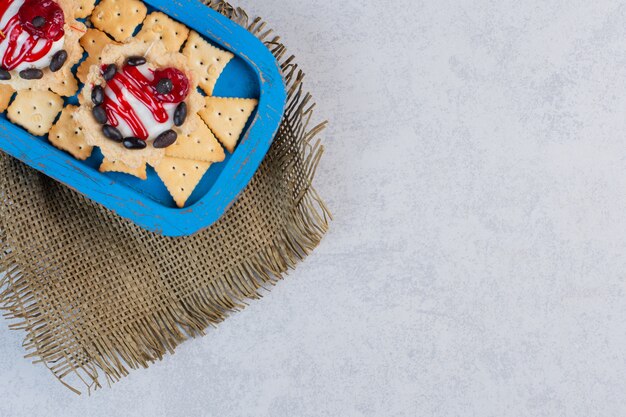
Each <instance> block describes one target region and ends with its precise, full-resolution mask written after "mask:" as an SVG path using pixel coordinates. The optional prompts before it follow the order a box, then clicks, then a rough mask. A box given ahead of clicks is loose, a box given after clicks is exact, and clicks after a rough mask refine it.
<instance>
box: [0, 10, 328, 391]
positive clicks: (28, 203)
mask: <svg viewBox="0 0 626 417" xmlns="http://www.w3.org/2000/svg"><path fill="white" fill-rule="evenodd" d="M208 6H209V7H212V8H213V9H215V10H217V11H219V12H220V13H222V14H224V15H226V16H227V17H229V18H231V19H233V20H235V21H237V22H238V23H239V24H241V25H243V26H244V27H247V28H248V30H250V31H251V32H252V33H254V34H255V35H257V36H258V37H259V38H261V39H262V40H263V41H264V42H265V43H266V45H267V46H268V47H269V48H270V50H271V51H272V52H273V53H274V55H275V56H276V57H277V59H278V60H279V62H280V63H281V66H282V71H283V74H284V77H285V80H286V83H287V85H288V88H289V98H288V104H287V111H286V114H285V117H284V120H283V122H282V124H281V127H280V130H279V132H278V134H277V136H276V139H275V142H274V144H273V146H272V147H271V149H270V151H269V154H268V155H267V157H266V159H265V161H264V162H263V164H262V165H261V168H260V170H259V171H258V173H257V174H256V175H255V177H254V179H253V180H252V182H251V183H250V185H249V186H248V187H247V189H246V190H245V192H244V193H243V194H242V196H241V197H240V199H239V200H238V202H237V203H236V204H235V205H234V207H233V208H232V209H231V210H230V211H229V212H228V213H227V214H226V215H225V217H224V218H223V219H222V220H220V221H219V222H218V223H217V224H215V225H214V226H213V227H211V228H210V229H208V230H206V231H204V232H201V233H199V234H197V235H195V236H191V237H186V238H176V239H172V238H164V237H161V236H157V235H155V234H152V233H149V232H146V231H144V230H142V229H140V228H139V227H137V226H135V225H134V224H133V223H131V222H129V221H126V220H124V219H121V218H119V217H117V216H116V215H114V214H112V213H111V212H109V211H107V210H106V209H105V208H103V207H101V206H99V205H98V204H95V203H93V202H92V201H90V200H88V199H86V198H85V197H82V196H81V195H80V194H78V193H76V192H75V191H73V190H71V189H69V188H67V187H65V186H63V185H60V184H59V183H57V182H55V181H54V180H52V179H50V178H48V177H46V176H44V175H42V174H40V173H38V172H36V171H34V170H32V169H30V168H28V167H27V166H25V165H24V164H22V163H20V162H18V161H17V160H15V159H13V158H10V157H8V156H6V155H4V154H0V245H1V246H2V248H1V251H0V274H1V273H4V276H3V277H2V278H0V279H1V281H0V306H1V307H2V308H3V309H4V311H5V312H6V316H8V317H9V318H11V319H13V320H12V321H11V322H10V323H11V324H10V326H11V327H12V328H13V329H19V330H23V331H25V332H26V340H25V347H26V349H27V350H28V351H29V355H28V356H29V357H31V358H33V359H34V360H35V361H36V362H41V363H43V364H45V365H46V366H47V367H48V368H49V369H50V370H51V371H52V372H53V374H54V375H55V376H56V377H57V378H58V379H59V380H60V381H61V382H62V383H64V384H65V385H67V386H68V387H69V388H71V389H73V390H74V391H76V392H79V391H84V389H85V387H86V388H87V389H93V388H98V387H100V386H102V385H103V384H104V383H111V382H115V381H117V380H119V379H120V378H122V377H124V376H125V375H127V374H128V372H129V370H130V369H134V368H137V367H147V366H149V364H150V363H152V362H153V361H155V360H158V359H160V358H162V357H163V355H164V354H166V353H167V352H170V353H171V352H173V351H174V349H175V348H176V347H177V346H178V345H179V344H180V343H182V342H183V341H185V340H186V339H188V338H189V337H195V336H199V335H202V334H203V333H204V331H205V330H206V329H207V328H208V327H209V326H212V325H216V324H217V323H220V322H221V321H222V320H224V319H225V318H226V317H227V316H228V315H229V314H230V313H231V312H233V311H236V310H239V309H242V308H244V306H245V302H246V300H248V299H253V298H257V297H259V296H260V294H261V292H262V291H263V289H267V288H268V286H269V285H270V284H273V283H274V282H276V281H277V280H279V279H280V277H281V275H282V274H284V273H285V272H286V271H287V270H288V269H289V268H292V267H294V266H295V265H296V263H297V262H298V261H299V260H301V259H303V257H305V256H306V255H307V254H308V253H310V252H311V251H312V250H313V249H314V248H315V247H316V246H317V245H318V243H319V242H320V240H321V238H322V236H323V235H324V233H325V232H326V230H327V227H328V221H329V219H330V215H329V213H328V211H327V209H326V208H325V206H324V203H323V202H322V200H321V199H320V198H319V196H318V195H317V193H316V192H315V190H314V189H313V187H312V186H311V181H312V179H313V177H314V174H315V168H316V166H317V164H318V162H319V160H320V157H321V155H322V147H321V145H320V143H319V141H317V140H315V139H314V138H315V137H316V135H317V134H318V133H319V132H320V131H321V129H322V128H323V126H324V125H323V124H322V125H319V126H316V127H313V128H309V127H308V122H309V120H310V118H311V115H312V110H313V105H312V104H311V97H310V95H309V94H306V93H304V92H303V89H302V79H303V74H302V72H301V71H300V70H299V69H298V66H297V65H296V64H295V63H294V59H293V57H288V56H287V55H286V50H285V47H284V46H283V45H282V44H281V43H280V40H279V38H278V37H275V36H274V35H273V34H272V32H271V31H270V30H268V29H267V28H266V27H265V24H264V23H263V22H262V21H261V20H259V19H256V20H254V21H251V22H250V21H249V19H248V17H247V16H246V14H245V13H244V12H243V11H242V10H241V9H238V8H237V9H236V8H233V7H231V6H230V5H229V4H228V3H225V2H222V1H220V2H215V1H213V2H210V3H209V4H208ZM314 140H315V143H314V142H313V141H314ZM81 381H82V382H81ZM83 384H84V385H83ZM81 386H83V388H81Z"/></svg>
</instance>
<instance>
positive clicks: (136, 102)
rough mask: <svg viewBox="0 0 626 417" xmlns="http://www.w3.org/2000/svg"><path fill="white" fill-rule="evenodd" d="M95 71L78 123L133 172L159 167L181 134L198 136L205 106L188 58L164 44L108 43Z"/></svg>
mask: <svg viewBox="0 0 626 417" xmlns="http://www.w3.org/2000/svg"><path fill="white" fill-rule="evenodd" d="M101 62H102V64H101V65H94V66H92V68H91V69H90V72H89V75H88V77H87V82H86V84H85V88H84V89H83V92H82V94H81V97H80V100H81V108H80V110H79V112H78V120H79V122H80V123H81V124H82V125H83V126H84V130H85V135H86V138H87V143H89V144H90V145H92V146H99V147H100V148H101V150H102V153H103V154H104V155H105V156H106V157H107V158H108V159H109V160H111V161H121V162H123V163H125V164H126V165H128V166H129V167H131V168H135V167H138V166H141V165H142V164H145V163H148V164H150V165H153V166H154V165H157V164H158V163H159V162H160V161H161V159H162V157H163V156H164V152H165V148H168V147H169V146H172V145H173V144H174V143H176V141H177V139H178V137H179V135H186V134H189V133H190V132H193V131H194V130H195V129H196V127H197V123H198V121H197V119H196V118H193V117H188V115H195V114H196V113H197V112H198V111H199V110H200V109H201V108H202V105H203V99H202V96H201V95H200V94H199V93H198V91H197V88H198V82H197V77H196V76H195V74H194V72H193V71H192V70H190V69H189V66H188V64H187V63H186V59H185V57H184V56H183V55H182V54H179V53H168V52H167V51H166V49H165V46H164V45H163V44H162V43H161V42H156V43H153V44H151V45H148V44H145V43H143V42H133V43H128V44H122V45H109V46H107V47H106V48H105V49H104V50H103V51H102V60H101Z"/></svg>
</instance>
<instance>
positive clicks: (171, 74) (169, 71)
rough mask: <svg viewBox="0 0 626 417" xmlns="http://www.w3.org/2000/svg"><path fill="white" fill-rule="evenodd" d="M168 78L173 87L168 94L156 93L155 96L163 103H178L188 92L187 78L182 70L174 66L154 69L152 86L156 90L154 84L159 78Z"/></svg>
mask: <svg viewBox="0 0 626 417" xmlns="http://www.w3.org/2000/svg"><path fill="white" fill-rule="evenodd" d="M164 78H169V79H170V80H171V81H172V84H173V85H174V88H173V89H172V91H171V92H169V93H168V94H159V93H156V95H157V98H158V99H159V100H161V101H162V102H164V103H180V102H181V101H183V100H184V99H185V98H186V97H187V95H188V94H189V79H188V78H187V76H186V75H185V74H183V72H182V71H180V70H179V69H176V68H166V69H162V70H156V71H154V82H153V84H152V85H153V87H154V89H155V92H156V85H157V84H158V83H159V81H160V80H162V79H164Z"/></svg>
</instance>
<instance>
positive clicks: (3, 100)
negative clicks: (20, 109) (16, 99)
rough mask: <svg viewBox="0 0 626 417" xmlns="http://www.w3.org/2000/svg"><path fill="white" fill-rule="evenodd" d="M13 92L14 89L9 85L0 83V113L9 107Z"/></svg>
mask: <svg viewBox="0 0 626 417" xmlns="http://www.w3.org/2000/svg"><path fill="white" fill-rule="evenodd" d="M13 94H15V90H14V89H13V88H12V87H11V86H10V85H0V113H4V111H5V110H6V109H7V107H9V103H10V102H11V97H13Z"/></svg>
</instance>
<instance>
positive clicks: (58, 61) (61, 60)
mask: <svg viewBox="0 0 626 417" xmlns="http://www.w3.org/2000/svg"><path fill="white" fill-rule="evenodd" d="M65 61H67V51H65V50H61V51H59V52H57V53H56V54H54V55H53V56H52V61H51V62H50V71H52V72H57V71H58V70H60V69H61V68H63V65H65Z"/></svg>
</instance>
